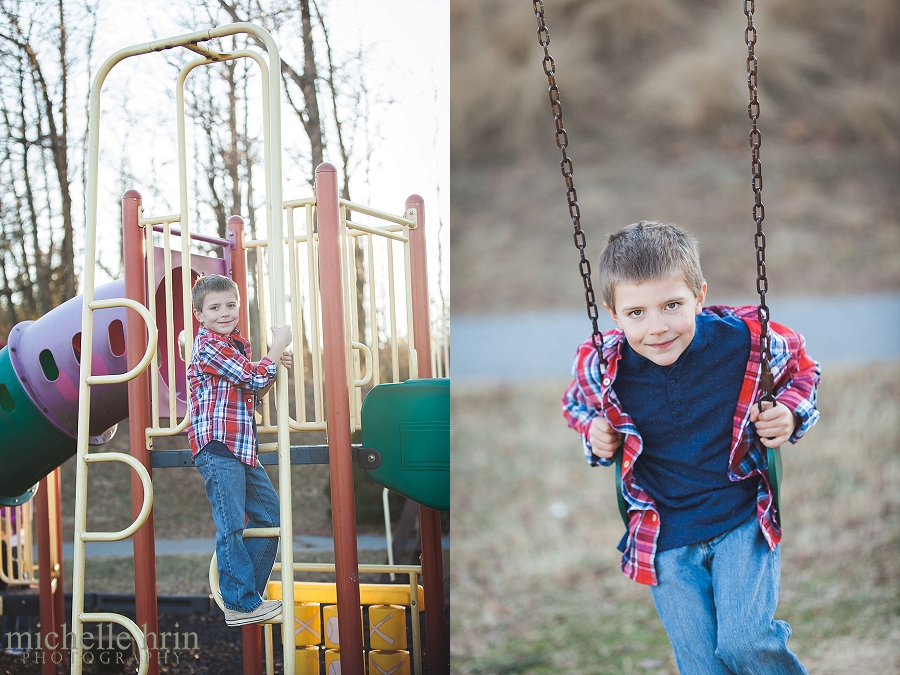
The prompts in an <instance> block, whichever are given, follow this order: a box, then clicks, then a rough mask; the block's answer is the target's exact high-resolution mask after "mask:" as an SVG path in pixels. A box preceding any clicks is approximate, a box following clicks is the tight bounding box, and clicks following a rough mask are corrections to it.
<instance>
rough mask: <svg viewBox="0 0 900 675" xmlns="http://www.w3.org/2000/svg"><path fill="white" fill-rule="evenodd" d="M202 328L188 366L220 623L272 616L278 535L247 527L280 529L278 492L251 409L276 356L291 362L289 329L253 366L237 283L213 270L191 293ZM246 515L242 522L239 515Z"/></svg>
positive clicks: (268, 382)
mask: <svg viewBox="0 0 900 675" xmlns="http://www.w3.org/2000/svg"><path fill="white" fill-rule="evenodd" d="M192 300H193V304H194V316H196V317H197V321H199V322H200V325H201V328H200V330H199V332H198V333H197V339H196V341H195V342H194V357H193V359H191V364H190V367H189V368H188V378H189V381H190V389H191V394H190V408H191V425H190V427H189V429H188V438H189V439H190V442H191V453H192V455H193V457H194V465H195V466H196V467H197V469H198V470H199V471H200V474H201V475H202V476H203V481H204V483H205V485H206V496H207V497H208V498H209V503H210V505H211V506H212V515H213V521H215V523H216V557H217V559H218V563H219V590H220V592H221V596H222V601H223V602H224V604H225V623H226V624H228V625H229V626H242V625H244V624H249V623H258V622H261V621H267V620H269V619H273V618H274V617H276V616H278V615H279V614H280V613H281V601H280V600H271V601H270V600H263V598H262V593H263V592H264V591H265V588H266V583H267V582H268V579H269V574H270V573H271V572H272V565H273V563H274V562H275V554H276V552H277V550H278V539H277V538H275V537H266V538H249V537H248V538H247V539H243V537H242V535H243V532H244V529H245V527H246V528H254V527H278V526H279V523H280V518H279V503H278V495H277V494H276V492H275V489H274V488H273V487H272V482H271V481H270V480H269V476H268V474H266V470H265V469H263V467H262V466H261V465H260V463H259V461H258V459H257V449H258V442H257V438H256V419H255V417H254V407H255V405H256V400H257V397H262V396H264V395H265V394H266V392H268V391H269V389H270V388H271V387H272V385H273V384H274V382H275V359H276V358H279V355H280V361H281V364H282V365H283V366H284V367H285V368H290V367H291V365H292V358H291V355H290V353H289V352H286V351H284V350H285V348H286V347H287V346H288V345H289V344H290V342H291V327H290V326H283V327H281V328H272V347H271V349H269V353H268V354H266V356H265V357H263V358H262V360H260V362H259V363H257V364H253V363H252V362H251V361H250V359H249V358H248V357H249V356H250V342H249V341H248V340H247V339H246V338H244V337H243V336H242V335H241V333H240V331H238V329H237V321H238V315H239V309H240V300H239V298H238V289H237V285H236V284H235V283H234V281H232V280H231V279H229V278H227V277H222V276H219V275H216V274H211V275H208V276H205V277H200V278H199V279H198V280H197V282H196V283H195V284H194V288H193V291H192ZM245 513H246V516H247V518H248V520H247V523H246V525H245V524H244V514H245Z"/></svg>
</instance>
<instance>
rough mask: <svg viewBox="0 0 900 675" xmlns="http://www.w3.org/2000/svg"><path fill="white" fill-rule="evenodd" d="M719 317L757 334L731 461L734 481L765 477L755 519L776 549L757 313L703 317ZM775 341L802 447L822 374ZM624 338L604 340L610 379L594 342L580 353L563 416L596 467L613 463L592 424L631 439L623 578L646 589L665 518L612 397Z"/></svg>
mask: <svg viewBox="0 0 900 675" xmlns="http://www.w3.org/2000/svg"><path fill="white" fill-rule="evenodd" d="M703 311H704V312H708V313H714V314H717V315H719V316H724V315H731V316H735V317H738V318H740V319H742V320H743V321H744V322H745V323H746V324H747V326H748V327H749V329H750V358H749V359H748V361H747V368H746V371H745V373H744V382H743V385H742V386H741V392H740V395H739V396H738V403H737V406H736V408H735V411H734V431H733V435H732V444H731V453H730V456H729V464H728V466H729V469H728V478H729V480H731V481H740V480H747V479H749V478H751V477H753V476H759V477H760V481H759V492H758V494H757V499H756V515H757V519H758V521H759V525H760V528H761V529H762V532H763V535H764V536H765V538H766V541H767V542H768V544H769V547H770V548H772V549H774V548H775V546H777V545H778V542H779V541H781V528H780V527H779V526H778V523H777V522H776V520H775V514H774V512H773V511H774V509H773V508H772V490H771V487H770V485H769V475H768V466H767V458H766V448H765V447H764V446H763V445H762V444H761V443H760V442H759V439H758V438H756V437H754V432H753V427H752V425H751V424H750V406H751V405H752V404H753V403H755V402H756V400H757V399H758V398H759V376H760V352H759V334H760V323H759V320H758V318H757V308H756V307H755V306H749V307H738V308H732V307H722V306H712V307H707V308H705V309H704V310H703ZM769 334H770V336H771V351H772V361H771V367H772V374H773V376H774V381H775V386H774V389H773V393H774V394H775V398H776V399H777V400H778V402H779V403H783V404H784V405H785V406H787V407H788V408H789V409H790V410H791V411H792V412H793V413H794V415H795V416H796V417H797V418H798V420H799V422H798V424H797V426H796V428H795V429H794V433H793V434H792V436H791V438H790V441H791V442H792V443H796V442H797V440H798V439H799V438H801V437H802V436H803V435H804V434H806V432H807V431H809V429H810V428H811V427H812V426H813V424H815V423H816V421H817V420H818V419H819V411H818V410H817V409H816V386H817V385H818V383H819V377H820V374H821V369H820V367H819V364H818V363H817V362H815V361H813V360H812V359H810V358H809V357H808V356H807V355H806V345H805V341H804V339H803V336H802V335H800V334H799V333H796V332H794V331H792V330H790V329H789V328H786V327H784V326H782V325H780V324H777V323H774V322H772V321H770V322H769ZM624 342H625V336H624V334H623V333H622V331H621V330H618V329H617V330H612V331H608V332H607V333H604V335H603V356H604V357H605V358H606V360H607V362H608V366H607V368H606V373H605V374H601V373H600V370H599V368H598V359H597V353H596V351H595V350H594V346H593V342H592V341H591V340H590V339H588V340H586V341H585V342H584V343H582V344H581V345H580V346H579V347H578V351H577V353H576V355H575V364H574V366H573V368H572V376H573V377H574V381H573V382H572V384H571V385H570V386H569V388H568V389H567V390H566V392H565V394H563V398H562V406H563V415H564V416H565V418H566V421H567V422H568V423H569V426H570V427H572V428H573V429H575V430H576V431H577V432H578V433H579V434H580V435H581V440H582V445H583V447H584V454H585V456H586V457H587V460H588V462H589V463H590V464H591V466H598V465H609V464H611V463H612V462H611V460H606V459H601V458H600V457H597V456H596V455H594V454H593V452H592V449H591V443H590V440H589V437H588V434H589V430H590V426H591V422H592V421H593V419H594V418H595V417H597V416H598V415H603V416H604V417H605V418H606V419H607V420H608V421H609V423H610V425H611V426H612V427H613V428H614V429H616V430H617V431H619V432H621V433H622V435H623V437H624V442H623V445H622V452H623V456H622V494H623V496H624V497H625V501H626V503H627V505H628V516H629V524H628V533H627V537H626V543H625V551H624V553H623V556H622V565H621V566H622V572H624V573H625V575H626V576H628V577H629V578H631V579H633V580H634V581H637V582H638V583H642V584H649V585H656V584H657V577H656V567H655V560H656V542H657V538H658V536H659V511H658V510H657V508H656V504H655V502H654V501H653V498H652V497H651V496H650V495H649V494H648V493H647V492H646V491H645V490H644V489H643V488H641V486H640V485H638V484H637V482H636V481H635V478H634V463H635V461H636V460H637V458H638V457H639V456H640V454H641V452H642V451H643V440H642V438H641V435H640V432H639V430H638V429H637V427H636V426H635V424H634V421H633V420H632V419H631V417H630V416H629V415H628V413H626V412H625V411H624V410H623V409H622V404H621V403H620V401H619V398H618V397H617V396H616V393H615V391H613V388H612V385H613V382H615V379H616V374H617V372H618V366H619V359H620V358H621V355H622V346H623V343H624Z"/></svg>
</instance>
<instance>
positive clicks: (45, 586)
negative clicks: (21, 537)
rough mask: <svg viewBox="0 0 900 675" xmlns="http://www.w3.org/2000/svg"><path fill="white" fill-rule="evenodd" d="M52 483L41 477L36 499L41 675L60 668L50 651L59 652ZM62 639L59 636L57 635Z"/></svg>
mask: <svg viewBox="0 0 900 675" xmlns="http://www.w3.org/2000/svg"><path fill="white" fill-rule="evenodd" d="M49 482H50V481H48V480H47V477H46V476H45V477H44V478H41V482H40V485H39V486H38V491H37V495H35V498H34V506H35V514H34V515H35V518H36V519H37V539H38V541H37V543H38V566H39V576H38V593H39V597H40V607H41V642H40V644H41V645H42V646H44V647H48V649H47V650H46V651H45V652H44V656H45V657H46V658H45V659H44V661H43V662H42V664H41V675H56V666H55V665H54V663H53V660H52V659H51V658H50V653H49V652H50V650H51V649H52V650H53V652H55V651H56V649H55V643H54V642H53V640H52V638H50V639H49V641H48V638H49V636H50V633H53V632H54V631H55V630H56V620H55V619H56V617H55V616H54V610H55V607H54V605H53V569H52V565H51V563H50V497H49V492H48V491H49V488H50V486H49ZM56 639H57V640H59V635H56Z"/></svg>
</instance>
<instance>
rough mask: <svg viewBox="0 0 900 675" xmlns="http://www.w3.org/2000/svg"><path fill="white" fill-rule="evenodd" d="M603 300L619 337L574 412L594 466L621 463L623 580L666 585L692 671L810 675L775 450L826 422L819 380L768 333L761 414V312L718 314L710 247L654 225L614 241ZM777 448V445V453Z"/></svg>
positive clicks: (586, 363)
mask: <svg viewBox="0 0 900 675" xmlns="http://www.w3.org/2000/svg"><path fill="white" fill-rule="evenodd" d="M600 280H601V285H602V290H603V297H604V301H605V302H604V304H605V306H606V308H607V310H609V313H610V314H611V315H612V318H613V321H615V323H616V325H617V326H618V330H612V331H610V332H608V333H606V334H605V335H604V336H603V354H604V357H605V359H606V360H607V362H608V366H607V367H606V370H605V372H602V373H601V372H600V369H599V366H598V358H597V354H596V352H595V350H594V347H593V343H592V341H591V340H587V341H586V342H585V343H583V344H582V345H581V346H580V347H579V349H578V353H577V355H576V360H575V365H574V368H573V371H574V377H575V380H574V382H573V383H572V384H571V385H570V387H569V388H568V390H567V391H566V393H565V394H564V396H563V400H562V404H563V412H564V415H565V417H566V419H567V421H568V423H569V426H571V427H572V428H573V429H575V430H576V431H578V433H579V434H580V435H581V439H582V443H583V446H584V452H585V455H586V456H587V458H588V461H589V462H590V464H591V465H592V466H597V465H601V464H602V465H608V464H610V463H611V458H612V457H613V455H614V454H615V453H616V452H617V451H619V449H620V448H621V451H622V453H623V456H622V492H623V495H624V498H625V500H626V503H627V505H628V517H629V524H628V531H627V532H626V533H625V536H624V537H623V539H622V542H621V543H620V544H619V549H620V550H621V551H622V552H623V557H622V571H623V572H624V573H625V574H626V575H627V576H629V577H630V578H631V579H633V580H635V581H637V582H639V583H643V584H649V585H651V593H652V595H653V600H654V603H655V604H656V608H657V611H658V612H659V616H660V619H661V620H662V622H663V625H664V626H665V629H666V632H667V633H668V635H669V639H670V641H671V643H672V648H673V650H674V652H675V659H676V661H677V663H678V668H679V671H680V672H681V673H683V674H684V675H707V674H710V675H712V674H715V675H728V674H730V673H739V674H744V673H747V674H749V673H760V674H763V673H765V675H776V674H782V673H784V674H788V673H789V674H792V675H793V674H800V673H806V670H805V669H804V667H803V665H802V664H801V663H800V661H799V660H798V659H797V657H796V656H795V655H794V654H793V653H792V652H791V651H790V650H789V649H788V647H787V644H786V643H787V639H788V637H789V636H790V633H791V631H790V627H789V626H788V624H787V623H785V622H784V621H775V620H774V615H775V607H776V605H777V602H778V590H779V584H780V552H779V548H778V542H779V541H780V540H781V529H780V528H779V526H778V522H777V521H776V519H775V514H774V513H773V508H772V492H771V488H770V486H769V480H768V470H767V464H766V462H767V459H766V450H765V447H776V446H778V445H780V444H782V443H784V442H785V441H787V440H790V441H792V442H796V441H797V439H799V438H800V437H801V436H803V435H804V434H805V433H806V432H807V431H808V430H809V429H810V427H812V425H813V424H815V422H816V420H817V419H818V417H819V413H818V411H817V410H816V385H817V384H818V382H819V375H820V370H819V366H818V364H817V363H816V362H814V361H812V360H811V359H810V358H809V357H808V356H807V355H806V352H805V347H804V340H803V337H802V336H800V335H799V334H797V333H795V332H793V331H791V330H789V329H787V328H785V327H784V326H781V325H779V324H776V323H772V322H770V323H769V334H770V336H771V353H772V359H771V367H772V371H773V375H774V380H775V386H774V387H773V390H772V393H773V394H774V395H775V399H776V404H775V405H774V406H772V405H771V404H766V405H764V406H763V410H762V411H761V412H760V410H759V406H758V405H757V404H756V401H757V399H758V397H759V381H760V349H759V335H760V322H759V321H758V319H757V309H756V307H741V308H728V307H707V308H706V309H704V308H703V300H704V298H705V296H706V282H705V281H704V279H703V274H702V272H701V270H700V259H699V253H698V249H697V242H696V240H695V239H694V238H693V237H692V236H690V235H689V234H688V233H687V232H685V231H684V230H683V229H681V228H680V227H678V226H676V225H670V224H660V223H656V222H640V223H636V224H634V225H629V226H628V227H626V228H624V229H623V230H621V231H620V232H618V233H617V234H614V235H611V236H610V237H609V242H608V244H607V246H606V248H605V249H604V251H603V253H602V255H601V258H600ZM763 446H765V447H763Z"/></svg>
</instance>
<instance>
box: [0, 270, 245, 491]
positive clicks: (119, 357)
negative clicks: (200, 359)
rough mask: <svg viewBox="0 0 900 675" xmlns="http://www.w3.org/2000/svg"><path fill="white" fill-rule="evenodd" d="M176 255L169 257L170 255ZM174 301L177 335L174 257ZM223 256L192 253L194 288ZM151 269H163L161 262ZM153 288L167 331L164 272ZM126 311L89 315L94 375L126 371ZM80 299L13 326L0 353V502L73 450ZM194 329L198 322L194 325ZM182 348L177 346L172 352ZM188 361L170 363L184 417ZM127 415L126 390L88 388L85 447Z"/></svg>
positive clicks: (103, 291)
mask: <svg viewBox="0 0 900 675" xmlns="http://www.w3.org/2000/svg"><path fill="white" fill-rule="evenodd" d="M173 253H174V252H173ZM173 263H174V269H173V275H172V277H173V278H172V300H173V303H172V304H173V311H172V315H173V319H174V324H175V335H176V336H178V335H179V334H180V333H181V331H182V329H183V328H184V326H183V311H182V304H181V277H182V267H181V266H180V256H178V255H174V254H173ZM225 266H226V263H225V261H224V260H222V259H220V258H206V257H202V256H191V267H192V269H191V283H192V282H193V280H194V279H195V278H196V277H198V276H200V274H209V273H216V274H223V273H227V272H226V270H225ZM156 269H158V270H159V269H161V265H158V266H157V268H156ZM156 276H158V277H160V278H158V279H156V280H155V281H156V283H155V284H154V286H153V288H154V289H155V290H154V293H155V299H156V310H157V311H156V321H157V326H160V327H162V326H164V325H165V322H164V319H165V314H166V302H165V300H166V298H165V284H164V283H163V281H162V278H161V272H160V273H158V274H157V275H156ZM124 292H125V282H124V281H123V280H119V281H113V282H112V283H109V284H106V285H104V286H100V287H98V288H97V289H96V290H95V291H94V298H95V299H96V300H105V299H110V298H121V297H124ZM126 311H127V310H125V309H124V308H121V307H116V308H112V309H100V310H96V311H95V312H94V334H93V358H92V361H93V363H92V364H91V374H92V375H111V374H121V373H124V372H125V371H126V370H127V368H126V358H125V315H126ZM81 313H82V297H81V296H78V297H76V298H72V299H71V300H69V301H67V302H65V303H63V304H62V305H60V306H59V307H57V308H55V309H53V310H52V311H50V312H48V313H47V314H46V315H44V316H42V317H41V318H40V319H38V320H37V321H23V322H22V323H19V324H17V325H16V326H15V327H14V328H13V329H12V331H11V332H10V335H9V342H8V344H7V346H6V347H4V348H3V349H2V350H0V467H2V471H0V505H6V506H14V505H17V504H21V503H22V502H24V501H27V500H28V499H30V498H31V496H32V495H33V494H34V490H35V489H36V487H37V485H36V484H37V482H38V481H39V480H40V479H41V478H43V477H44V476H46V475H47V474H48V473H49V472H51V471H53V470H54V469H55V468H57V467H58V466H60V465H61V464H63V462H65V461H66V460H67V459H69V457H72V456H73V455H74V454H75V451H76V439H77V437H78V388H79V387H78V381H79V376H80V368H81V365H80V364H81ZM195 330H196V324H195ZM159 338H160V339H159V350H160V353H161V355H162V356H163V358H162V359H161V362H160V364H159V374H158V375H157V377H158V378H159V382H160V397H161V399H162V401H160V404H161V405H160V407H161V409H163V410H166V409H167V408H168V396H169V387H168V386H167V385H168V382H167V376H166V373H167V372H168V365H167V363H166V361H165V358H166V357H165V354H166V352H167V349H166V331H165V330H162V329H160V335H159ZM178 352H180V350H177V349H176V353H178ZM184 371H185V363H184V361H183V360H182V359H181V355H180V354H178V356H177V357H176V363H175V373H176V378H175V379H176V382H177V383H178V384H177V385H176V392H175V394H176V407H177V409H178V414H179V415H182V414H184V410H185V407H186V395H185V394H186V392H185V391H184V386H185V385H184ZM126 417H128V385H127V384H112V385H99V386H95V387H91V418H90V431H89V433H90V443H91V444H92V445H99V444H102V443H105V442H106V441H108V440H109V439H111V438H112V437H113V435H114V434H115V431H116V425H117V424H118V423H119V422H121V421H122V420H124V419H125V418H126Z"/></svg>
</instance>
